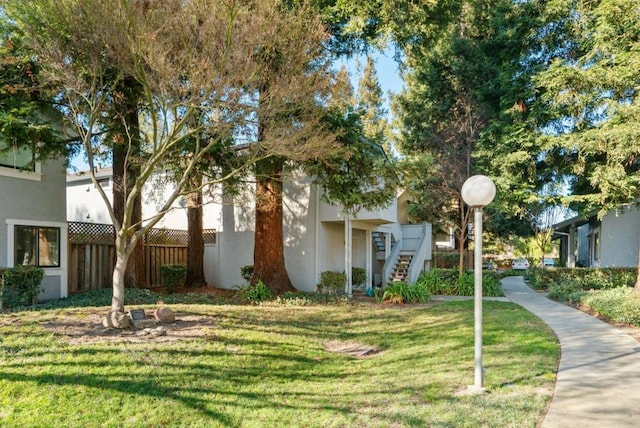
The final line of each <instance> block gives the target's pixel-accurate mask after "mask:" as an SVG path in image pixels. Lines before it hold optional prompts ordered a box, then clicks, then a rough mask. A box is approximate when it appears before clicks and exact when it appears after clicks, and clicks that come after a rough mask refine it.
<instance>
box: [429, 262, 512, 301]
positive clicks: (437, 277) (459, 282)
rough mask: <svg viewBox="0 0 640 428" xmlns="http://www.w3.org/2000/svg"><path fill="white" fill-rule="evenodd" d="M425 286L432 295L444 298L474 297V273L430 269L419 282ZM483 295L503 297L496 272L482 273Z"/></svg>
mask: <svg viewBox="0 0 640 428" xmlns="http://www.w3.org/2000/svg"><path fill="white" fill-rule="evenodd" d="M417 282H418V283H419V284H424V286H425V287H426V288H427V290H428V292H429V293H430V294H432V295H433V294H436V295H444V296H473V295H474V293H475V281H474V276H473V271H466V272H463V273H462V275H459V274H458V270H457V269H430V270H429V271H427V272H425V273H423V274H422V275H421V276H420V278H418V281H417ZM482 295H483V296H494V297H495V296H503V295H504V294H503V293H502V286H501V284H500V275H499V274H498V273H496V272H494V271H483V272H482Z"/></svg>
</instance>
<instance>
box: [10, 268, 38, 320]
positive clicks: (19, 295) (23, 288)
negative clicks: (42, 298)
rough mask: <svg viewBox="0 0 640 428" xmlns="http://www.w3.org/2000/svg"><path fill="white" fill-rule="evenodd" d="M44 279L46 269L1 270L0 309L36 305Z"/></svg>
mask: <svg viewBox="0 0 640 428" xmlns="http://www.w3.org/2000/svg"><path fill="white" fill-rule="evenodd" d="M43 278H44V269H42V268H39V267H36V266H29V265H26V266H16V267H13V268H0V309H5V308H13V307H16V306H28V305H35V304H36V302H37V300H38V295H39V294H40V292H41V291H42V279H43Z"/></svg>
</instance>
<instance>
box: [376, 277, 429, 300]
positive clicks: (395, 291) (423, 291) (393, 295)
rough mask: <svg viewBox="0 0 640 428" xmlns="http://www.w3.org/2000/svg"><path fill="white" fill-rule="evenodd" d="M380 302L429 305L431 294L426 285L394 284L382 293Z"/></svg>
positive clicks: (402, 282)
mask: <svg viewBox="0 0 640 428" xmlns="http://www.w3.org/2000/svg"><path fill="white" fill-rule="evenodd" d="M380 293H382V295H381V297H380V298H379V301H380V302H387V303H427V302H428V301H429V300H431V294H429V291H428V290H427V287H426V286H425V285H424V284H418V283H416V284H414V285H409V284H407V283H406V282H404V281H400V282H392V283H391V284H389V285H388V286H386V287H385V288H383V289H382V291H380Z"/></svg>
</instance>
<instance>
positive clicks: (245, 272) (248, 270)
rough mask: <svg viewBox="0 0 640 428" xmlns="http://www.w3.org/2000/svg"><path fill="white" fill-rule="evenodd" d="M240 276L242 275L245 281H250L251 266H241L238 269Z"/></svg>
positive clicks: (251, 275) (251, 274)
mask: <svg viewBox="0 0 640 428" xmlns="http://www.w3.org/2000/svg"><path fill="white" fill-rule="evenodd" d="M240 275H242V278H243V279H244V280H245V281H247V282H249V281H251V278H252V277H253V265H246V266H242V267H241V268H240Z"/></svg>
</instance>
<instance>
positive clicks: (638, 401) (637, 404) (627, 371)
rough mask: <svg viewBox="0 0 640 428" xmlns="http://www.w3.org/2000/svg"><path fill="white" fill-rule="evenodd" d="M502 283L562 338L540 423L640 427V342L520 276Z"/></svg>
mask: <svg viewBox="0 0 640 428" xmlns="http://www.w3.org/2000/svg"><path fill="white" fill-rule="evenodd" d="M502 287H503V289H504V293H505V295H506V296H507V298H508V299H509V300H511V301H512V302H514V303H517V304H518V305H520V306H522V307H523V308H525V309H527V310H528V311H530V312H532V313H534V314H535V315H537V316H538V317H540V318H541V319H542V320H543V321H544V322H545V323H547V324H548V325H549V327H551V329H552V330H553V331H554V333H555V334H556V336H558V339H559V341H560V347H561V357H560V366H559V367H558V377H557V380H556V388H555V392H554V396H553V399H552V401H551V406H550V407H549V411H548V413H547V416H546V417H545V419H544V422H543V423H542V427H544V428H566V427H581V428H582V427H597V428H617V427H640V343H638V341H636V340H635V339H634V338H633V337H631V336H629V335H628V334H626V333H624V332H623V331H621V330H619V329H617V328H615V327H612V326H610V325H609V324H607V323H604V322H602V321H600V320H598V319H597V318H594V317H592V316H590V315H587V314H585V313H583V312H581V311H578V310H576V309H573V308H570V307H568V306H565V305H562V304H559V303H556V302H554V301H552V300H549V299H547V298H546V297H544V296H542V295H540V294H539V293H536V292H535V291H533V290H531V289H530V288H529V287H528V286H527V285H526V284H525V283H524V281H523V279H522V277H520V276H512V277H507V278H504V279H503V280H502Z"/></svg>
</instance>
